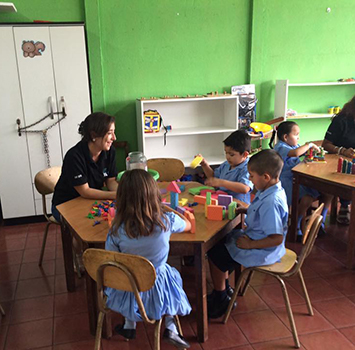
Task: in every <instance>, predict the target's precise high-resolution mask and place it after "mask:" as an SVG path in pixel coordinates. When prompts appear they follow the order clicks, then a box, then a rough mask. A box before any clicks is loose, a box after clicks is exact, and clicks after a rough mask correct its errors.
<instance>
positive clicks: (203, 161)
mask: <svg viewBox="0 0 355 350" xmlns="http://www.w3.org/2000/svg"><path fill="white" fill-rule="evenodd" d="M196 157H202V161H201V163H200V165H201V166H204V165H206V164H207V162H206V160H205V158H203V155H202V154H201V153H199V154H196V155H195V158H196Z"/></svg>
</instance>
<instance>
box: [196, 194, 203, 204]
mask: <svg viewBox="0 0 355 350" xmlns="http://www.w3.org/2000/svg"><path fill="white" fill-rule="evenodd" d="M194 201H195V202H197V203H199V204H205V203H206V197H202V196H194Z"/></svg>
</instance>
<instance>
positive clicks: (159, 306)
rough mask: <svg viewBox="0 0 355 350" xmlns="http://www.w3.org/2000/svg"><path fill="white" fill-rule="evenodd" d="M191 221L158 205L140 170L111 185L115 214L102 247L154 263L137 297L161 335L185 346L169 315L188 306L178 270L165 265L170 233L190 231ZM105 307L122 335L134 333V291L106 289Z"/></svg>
mask: <svg viewBox="0 0 355 350" xmlns="http://www.w3.org/2000/svg"><path fill="white" fill-rule="evenodd" d="M190 229H191V224H190V222H189V221H187V220H186V218H184V217H182V216H181V217H180V216H179V215H177V214H175V213H174V212H171V211H168V208H167V207H165V206H163V205H162V202H161V197H160V191H159V188H158V186H157V184H156V182H155V181H154V179H153V178H152V176H151V175H150V174H149V173H148V172H146V171H145V170H140V169H135V170H131V171H126V172H125V173H124V175H123V176H122V178H121V180H120V184H119V186H118V189H117V212H116V216H115V218H114V220H113V222H112V228H111V230H110V232H109V234H108V236H107V240H106V249H107V250H111V251H119V252H122V253H127V254H135V255H140V256H143V257H145V258H147V259H148V260H150V261H151V263H152V264H153V265H154V267H155V270H156V275H157V276H156V281H155V285H154V286H153V287H152V288H151V289H150V290H149V291H147V292H143V293H141V298H142V301H143V304H144V307H145V310H146V312H147V315H148V317H149V318H151V319H155V320H159V319H160V318H161V317H162V316H163V315H166V317H165V325H166V329H165V331H164V334H163V339H164V340H165V341H167V342H168V343H170V344H172V345H174V346H176V347H178V348H189V347H190V345H189V344H188V343H187V342H186V340H185V339H184V338H183V337H182V336H181V335H180V334H179V332H178V330H177V328H176V325H175V322H174V318H173V316H174V315H181V316H185V315H188V314H189V313H190V312H191V306H190V303H189V301H188V299H187V296H186V294H185V292H184V290H183V286H182V279H181V276H180V274H179V272H178V271H177V270H176V269H175V268H173V267H171V266H170V265H168V264H167V263H166V262H167V259H168V254H169V239H170V235H171V234H172V233H175V232H187V231H190ZM106 295H107V306H108V307H109V308H110V309H112V310H115V311H116V312H118V313H120V314H122V315H123V316H124V317H125V324H124V325H123V326H122V325H118V326H116V328H115V331H116V332H117V333H118V334H120V335H122V336H124V337H125V338H126V339H133V338H135V336H136V331H135V328H136V322H138V321H142V318H141V315H140V313H139V309H138V305H137V303H136V300H135V297H134V294H133V293H131V292H124V291H118V290H115V289H111V288H107V289H106Z"/></svg>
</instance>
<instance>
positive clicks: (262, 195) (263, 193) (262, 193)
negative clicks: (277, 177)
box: [254, 181, 282, 200]
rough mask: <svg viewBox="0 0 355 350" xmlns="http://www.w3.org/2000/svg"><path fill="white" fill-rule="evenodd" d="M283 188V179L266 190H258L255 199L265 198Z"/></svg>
mask: <svg viewBox="0 0 355 350" xmlns="http://www.w3.org/2000/svg"><path fill="white" fill-rule="evenodd" d="M281 189H282V186H281V181H279V182H277V183H276V184H275V185H272V186H270V187H269V188H267V189H266V190H264V191H258V192H256V194H255V198H254V200H255V199H257V198H258V199H263V198H265V197H267V196H268V195H270V194H271V193H274V192H276V191H279V190H281Z"/></svg>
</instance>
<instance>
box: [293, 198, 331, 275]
mask: <svg viewBox="0 0 355 350" xmlns="http://www.w3.org/2000/svg"><path fill="white" fill-rule="evenodd" d="M323 207H324V204H323V203H322V204H321V205H320V206H319V207H318V208H317V209H316V210H315V211H314V212H313V213H312V215H311V216H310V217H309V219H308V221H307V225H306V228H305V229H304V232H303V248H302V251H301V253H300V254H299V256H298V259H297V260H298V264H297V265H296V269H297V270H299V269H300V268H301V266H302V265H303V262H304V260H305V259H306V258H307V256H308V255H309V254H310V252H311V251H312V248H313V245H314V242H315V241H316V238H317V235H318V231H319V228H320V226H321V224H322V220H323V216H322V215H320V213H321V212H322V210H323Z"/></svg>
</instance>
